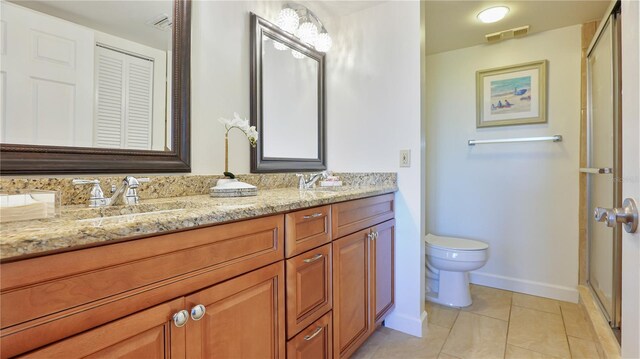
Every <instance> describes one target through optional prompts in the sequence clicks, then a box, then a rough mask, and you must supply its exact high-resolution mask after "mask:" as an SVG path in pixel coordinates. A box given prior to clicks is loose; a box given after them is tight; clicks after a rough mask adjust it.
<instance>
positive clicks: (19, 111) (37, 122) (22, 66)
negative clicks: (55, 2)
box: [0, 1, 94, 146]
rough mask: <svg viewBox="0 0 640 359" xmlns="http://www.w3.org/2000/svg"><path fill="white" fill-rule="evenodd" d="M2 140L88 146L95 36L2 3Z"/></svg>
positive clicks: (89, 143) (91, 112)
mask: <svg viewBox="0 0 640 359" xmlns="http://www.w3.org/2000/svg"><path fill="white" fill-rule="evenodd" d="M1 6H2V9H1V10H2V11H1V12H2V23H1V25H2V27H1V31H2V32H1V34H0V41H1V42H2V45H1V46H0V50H1V52H2V55H1V56H2V58H1V63H2V64H1V81H2V83H1V84H0V85H1V89H2V93H1V95H0V101H1V103H0V107H1V111H0V116H2V118H1V121H0V122H1V130H0V131H1V132H0V141H2V142H3V143H15V144H39V145H57V146H90V145H91V141H92V138H91V133H92V132H93V131H92V126H93V124H92V115H93V76H92V74H93V66H92V64H93V44H94V39H93V33H92V32H91V31H88V30H87V29H85V28H83V27H80V26H77V25H75V24H73V23H70V22H67V21H64V20H60V19H57V18H54V17H51V16H48V15H44V14H41V13H38V12H35V11H32V10H29V9H26V8H23V7H21V6H17V5H14V4H11V3H8V2H6V1H2V2H1Z"/></svg>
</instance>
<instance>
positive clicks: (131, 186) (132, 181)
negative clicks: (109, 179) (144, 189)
mask: <svg viewBox="0 0 640 359" xmlns="http://www.w3.org/2000/svg"><path fill="white" fill-rule="evenodd" d="M149 181H150V180H149V178H135V177H133V176H127V177H125V178H124V179H123V180H122V183H121V184H120V186H118V187H116V186H115V185H114V186H113V187H112V193H113V195H112V196H111V198H105V197H104V192H103V191H102V188H100V181H98V180H81V179H74V180H73V181H72V183H73V184H74V185H84V184H91V185H93V187H91V196H90V197H89V207H108V206H118V205H121V204H124V205H132V204H138V202H140V197H138V190H137V189H138V187H139V186H140V183H145V182H149Z"/></svg>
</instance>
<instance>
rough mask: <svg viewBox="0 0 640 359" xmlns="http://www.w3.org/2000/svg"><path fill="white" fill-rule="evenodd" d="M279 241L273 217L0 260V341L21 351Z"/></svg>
mask: <svg viewBox="0 0 640 359" xmlns="http://www.w3.org/2000/svg"><path fill="white" fill-rule="evenodd" d="M283 241H284V216H283V215H278V216H271V217H264V218H258V219H253V220H248V221H243V222H236V223H229V224H223V225H218V226H212V227H206V228H201V229H194V230H189V231H183V232H177V233H171V234H166V235H160V236H156V237H150V238H143V239H138V240H132V241H128V242H121V243H116V244H111V245H105V246H101V247H95V248H88V249H82V250H78V251H73V252H66V253H60V254H53V255H49V256H44V257H38V258H33V259H25V260H22V261H17V262H10V263H4V264H2V265H1V266H0V268H1V271H2V276H1V278H0V284H1V289H2V291H1V293H0V301H1V303H0V306H1V307H0V312H1V313H0V315H1V317H0V318H1V325H2V331H1V332H0V333H1V341H0V344H1V345H2V347H3V348H7V347H9V348H12V349H16V350H17V351H16V352H17V353H21V352H24V351H26V350H29V349H33V348H36V347H39V346H42V345H45V344H48V343H51V342H53V341H55V340H59V339H61V338H65V337H68V336H70V335H73V334H77V333H79V332H81V331H84V330H87V329H90V328H93V327H95V326H98V325H101V324H104V323H107V322H109V321H112V320H115V319H117V318H121V317H123V316H126V315H129V314H131V313H134V312H136V311H139V310H143V309H145V308H148V307H150V306H152V305H155V304H160V303H162V302H166V301H168V300H171V299H173V298H176V297H177V296H181V295H185V294H188V293H190V292H193V291H196V290H199V289H202V288H205V287H206V286H210V285H212V284H215V283H218V282H221V281H224V280H227V279H229V278H232V277H234V276H237V275H240V274H242V273H246V272H249V271H251V270H253V269H255V268H259V267H262V266H265V265H267V264H270V263H273V262H275V261H278V260H281V259H283V258H284V246H283ZM69 263H73V265H69ZM27 333H29V334H27ZM27 336H28V337H29V339H28V340H25V338H26V337H27ZM14 346H15V347H14Z"/></svg>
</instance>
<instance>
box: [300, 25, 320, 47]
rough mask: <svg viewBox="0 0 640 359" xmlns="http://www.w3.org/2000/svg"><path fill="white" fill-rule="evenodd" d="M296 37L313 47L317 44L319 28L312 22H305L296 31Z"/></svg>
mask: <svg viewBox="0 0 640 359" xmlns="http://www.w3.org/2000/svg"><path fill="white" fill-rule="evenodd" d="M296 36H297V37H298V38H299V39H300V40H301V41H302V42H306V43H307V44H309V45H313V44H315V42H316V37H318V27H317V26H316V25H315V24H313V23H312V22H311V21H308V22H305V23H303V24H301V25H300V27H299V28H298V30H296Z"/></svg>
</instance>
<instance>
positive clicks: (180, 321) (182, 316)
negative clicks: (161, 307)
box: [173, 309, 189, 328]
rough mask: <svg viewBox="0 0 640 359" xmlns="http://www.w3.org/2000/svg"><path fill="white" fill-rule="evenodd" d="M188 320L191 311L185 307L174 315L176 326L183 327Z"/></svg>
mask: <svg viewBox="0 0 640 359" xmlns="http://www.w3.org/2000/svg"><path fill="white" fill-rule="evenodd" d="M188 320H189V312H187V311H186V310H184V309H183V310H181V311H179V312H178V313H176V314H174V315H173V324H175V326H176V327H178V328H180V327H183V326H184V325H185V324H187V321H188Z"/></svg>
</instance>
